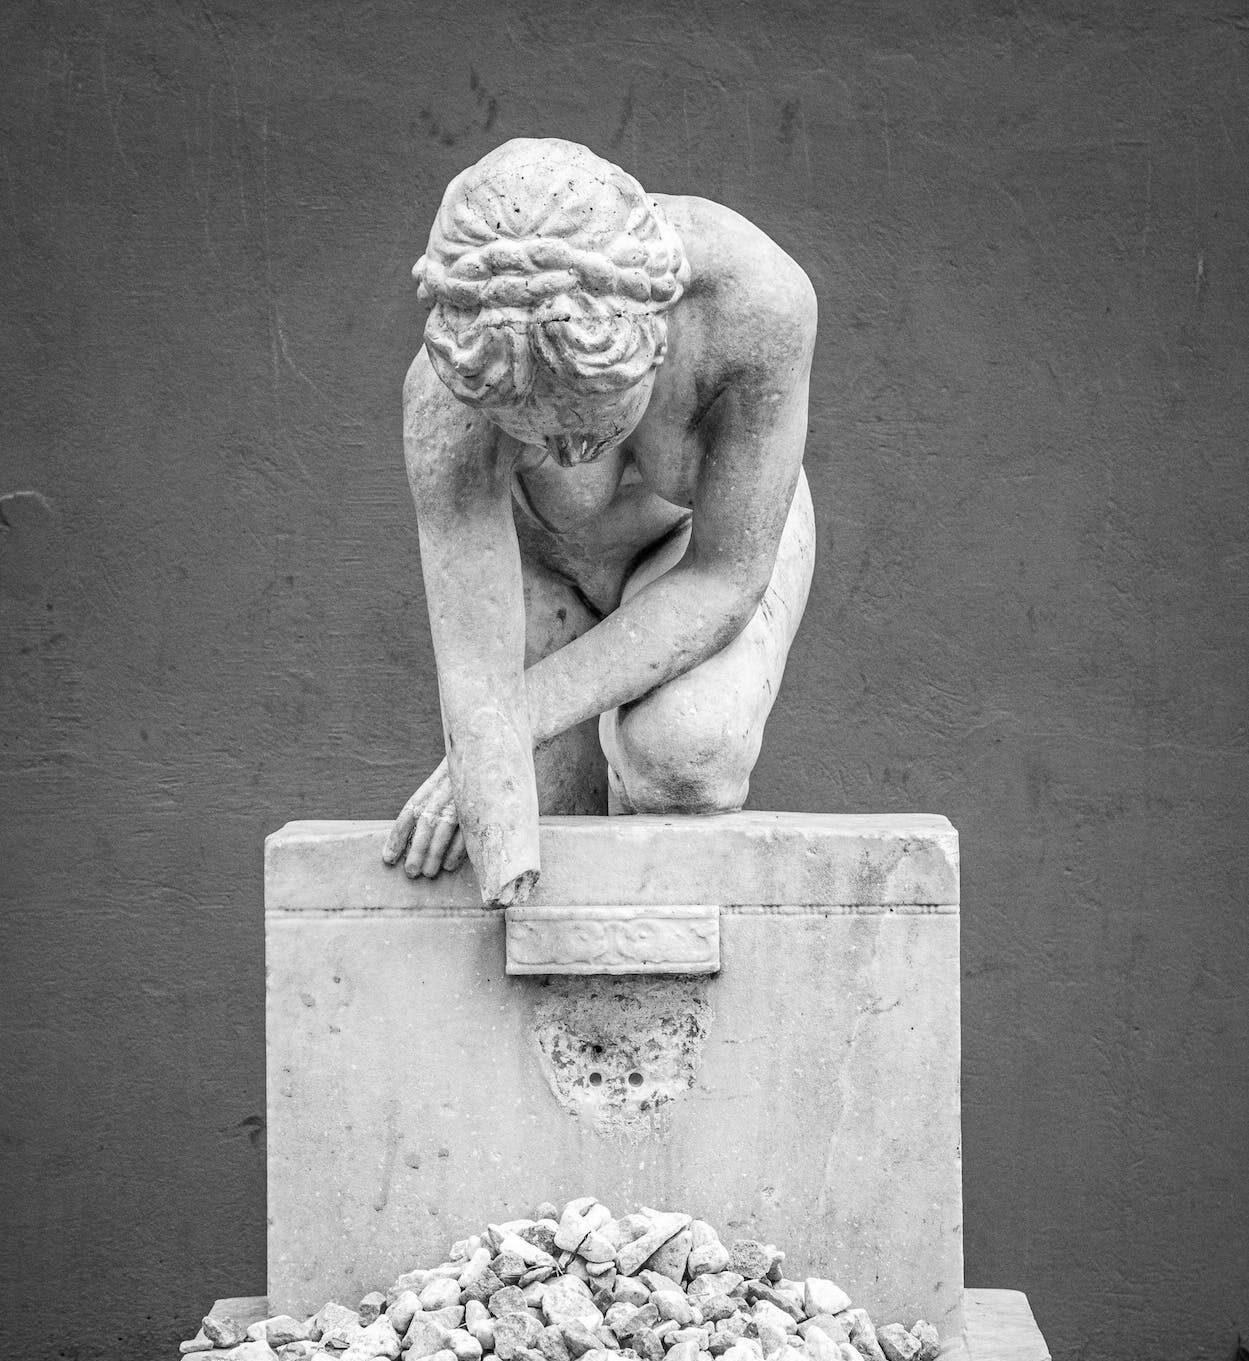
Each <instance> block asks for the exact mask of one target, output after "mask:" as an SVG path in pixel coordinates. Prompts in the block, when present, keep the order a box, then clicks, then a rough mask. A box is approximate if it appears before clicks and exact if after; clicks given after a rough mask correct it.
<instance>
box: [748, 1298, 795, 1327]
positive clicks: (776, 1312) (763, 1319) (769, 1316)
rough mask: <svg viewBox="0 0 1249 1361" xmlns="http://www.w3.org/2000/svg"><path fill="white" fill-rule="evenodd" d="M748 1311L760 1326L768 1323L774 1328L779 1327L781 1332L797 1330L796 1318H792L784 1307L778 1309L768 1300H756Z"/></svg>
mask: <svg viewBox="0 0 1249 1361" xmlns="http://www.w3.org/2000/svg"><path fill="white" fill-rule="evenodd" d="M750 1313H751V1317H752V1318H753V1319H754V1321H755V1322H756V1323H757V1324H758V1325H759V1327H760V1328H762V1327H763V1325H764V1324H765V1323H768V1324H771V1325H772V1327H774V1328H779V1329H780V1330H781V1331H782V1332H783V1333H796V1332H797V1331H798V1321H797V1319H795V1318H792V1317H791V1316H790V1315H789V1314H787V1313H786V1312H785V1311H784V1309H778V1308H777V1307H776V1305H774V1304H773V1303H772V1302H771V1301H770V1300H756V1301H755V1303H754V1305H753V1306H752V1308H751V1311H750Z"/></svg>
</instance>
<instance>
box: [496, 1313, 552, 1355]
mask: <svg viewBox="0 0 1249 1361" xmlns="http://www.w3.org/2000/svg"><path fill="white" fill-rule="evenodd" d="M541 1336H542V1324H541V1323H540V1322H539V1321H538V1320H537V1319H536V1318H534V1316H533V1315H532V1314H530V1313H528V1312H525V1313H523V1314H520V1313H514V1314H504V1315H503V1317H502V1318H500V1319H499V1320H498V1322H497V1323H496V1324H495V1325H494V1354H495V1355H496V1356H497V1357H498V1358H499V1361H515V1358H516V1357H518V1356H519V1355H520V1354H521V1352H523V1351H528V1350H529V1349H530V1348H531V1347H533V1346H534V1345H535V1344H536V1343H537V1341H538V1338H540V1337H541Z"/></svg>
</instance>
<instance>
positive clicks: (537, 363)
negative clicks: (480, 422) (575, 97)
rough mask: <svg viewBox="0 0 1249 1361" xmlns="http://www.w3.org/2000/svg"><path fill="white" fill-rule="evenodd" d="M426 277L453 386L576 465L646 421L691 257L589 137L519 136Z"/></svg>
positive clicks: (439, 232)
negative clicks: (583, 141)
mask: <svg viewBox="0 0 1249 1361" xmlns="http://www.w3.org/2000/svg"><path fill="white" fill-rule="evenodd" d="M412 272H413V274H414V275H415V276H416V279H417V281H418V283H419V284H420V296H421V299H422V300H423V301H424V302H427V303H429V304H431V306H432V310H431V311H430V314H429V319H428V321H427V322H426V324H425V348H426V351H427V353H428V355H429V360H430V363H431V364H432V365H433V368H434V371H435V372H436V373H437V374H438V376H439V378H441V379H442V381H443V382H444V383H445V384H446V385H447V387H448V388H450V389H451V391H452V392H453V393H454V394H455V395H456V396H457V397H458V398H459V399H460V401H462V402H465V403H467V404H468V405H469V406H473V407H479V408H481V409H482V410H484V411H485V413H486V414H487V415H488V416H489V417H490V418H491V420H493V421H494V422H495V423H496V424H497V425H499V426H500V427H501V428H502V429H504V430H506V431H507V432H508V433H509V434H511V435H513V436H515V437H516V438H517V439H520V440H522V441H523V442H524V443H527V444H537V445H542V444H546V446H547V447H548V449H549V450H550V452H551V453H552V454H553V456H554V457H555V458H557V459H558V461H559V462H560V463H562V464H564V465H565V466H570V465H571V464H573V463H580V462H587V461H589V460H590V459H592V458H594V457H596V456H597V455H598V454H599V453H600V452H601V451H602V450H603V449H605V448H608V447H610V445H611V444H613V443H619V442H620V441H621V440H622V439H624V438H625V437H627V435H628V434H629V433H630V432H631V431H632V430H633V429H634V427H635V426H636V425H637V423H638V421H639V420H640V419H641V417H642V413H643V412H644V411H645V409H646V404H647V402H648V401H649V399H650V393H651V388H652V386H653V384H654V376H655V369H656V368H657V367H658V366H659V365H660V364H661V363H662V362H663V359H664V354H665V351H666V349H667V343H668V324H667V319H666V317H665V315H664V314H665V313H666V312H667V310H668V309H669V308H670V307H671V306H672V305H673V304H674V303H675V302H676V301H677V300H678V299H679V298H680V296H681V293H682V290H683V289H684V287H685V285H686V282H687V281H688V279H689V264H688V262H687V261H686V258H685V252H684V251H683V249H682V247H681V241H680V238H679V237H678V236H677V234H676V232H675V231H674V230H673V229H672V227H671V226H670V225H669V223H668V221H667V220H666V218H665V217H664V215H663V213H662V211H661V210H660V208H659V206H658V205H657V204H656V203H655V202H654V201H653V200H652V199H650V198H648V197H647V195H646V194H645V192H644V191H643V189H642V186H641V185H640V184H638V182H637V181H636V180H635V179H634V178H633V177H632V176H631V175H627V174H626V173H625V172H624V171H623V170H621V169H619V168H618V167H617V166H614V165H612V164H610V162H608V161H604V160H602V159H600V158H599V157H598V156H595V155H594V153H593V152H591V151H588V150H587V149H586V148H585V147H583V146H578V145H577V144H576V143H574V142H562V141H558V140H556V139H554V138H547V139H542V140H535V139H528V138H518V139H517V140H515V141H511V142H505V143H504V144H503V146H501V147H498V148H497V149H496V150H494V151H492V152H491V153H490V154H489V155H488V156H486V157H484V158H483V159H482V160H480V161H478V162H477V164H476V165H474V166H470V167H469V168H468V169H467V170H465V171H464V172H463V173H462V174H460V175H457V176H456V178H455V179H454V180H452V181H451V184H450V185H449V186H448V188H447V192H446V193H445V194H444V195H443V199H442V206H441V207H440V208H439V210H438V217H437V220H436V221H435V223H434V228H433V231H431V232H430V236H429V246H428V247H427V249H426V251H425V254H424V255H423V256H422V257H421V258H420V260H418V261H417V263H416V266H415V268H414V269H413V271H412Z"/></svg>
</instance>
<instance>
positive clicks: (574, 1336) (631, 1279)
mask: <svg viewBox="0 0 1249 1361" xmlns="http://www.w3.org/2000/svg"><path fill="white" fill-rule="evenodd" d="M784 1261H785V1254H784V1253H783V1252H780V1251H778V1250H777V1248H776V1247H774V1246H773V1245H772V1244H770V1243H758V1242H755V1241H754V1240H752V1239H737V1240H736V1241H734V1242H731V1243H724V1242H722V1241H721V1239H720V1236H719V1234H718V1233H717V1232H716V1230H715V1229H713V1228H712V1227H711V1225H710V1224H707V1223H706V1222H704V1221H703V1220H699V1219H694V1218H692V1217H691V1216H690V1215H687V1214H675V1213H667V1212H664V1211H659V1210H649V1209H646V1208H642V1209H639V1210H638V1211H637V1212H636V1213H635V1214H628V1215H622V1216H620V1217H619V1218H617V1217H616V1216H615V1215H613V1214H612V1212H611V1211H610V1210H609V1209H608V1208H607V1206H605V1205H602V1204H600V1202H599V1201H597V1200H595V1199H594V1197H593V1196H582V1197H580V1198H578V1199H576V1200H570V1201H569V1202H568V1204H567V1205H565V1206H564V1207H563V1209H562V1210H560V1209H559V1208H558V1207H557V1206H555V1205H553V1204H551V1203H550V1202H549V1201H548V1202H545V1203H544V1204H542V1205H539V1206H538V1207H537V1209H536V1210H535V1211H534V1216H533V1218H532V1219H516V1220H511V1221H509V1222H508V1223H505V1224H491V1225H489V1226H488V1227H487V1229H486V1230H485V1232H484V1233H480V1234H474V1235H473V1236H472V1237H471V1238H466V1239H464V1240H463V1241H461V1242H459V1243H456V1244H455V1245H454V1246H453V1247H452V1249H451V1253H450V1256H449V1257H448V1259H447V1260H446V1261H445V1262H441V1263H440V1264H439V1265H438V1266H435V1267H430V1268H428V1269H422V1270H415V1271H407V1272H404V1274H403V1275H402V1276H400V1277H399V1278H398V1280H396V1281H395V1282H394V1283H393V1284H392V1285H391V1287H390V1289H389V1290H387V1291H386V1292H385V1293H383V1292H382V1291H380V1290H374V1291H371V1292H370V1293H369V1294H367V1295H365V1297H364V1298H363V1299H362V1300H361V1301H360V1302H359V1304H358V1305H357V1307H356V1308H354V1309H350V1308H348V1307H347V1306H346V1305H343V1304H337V1303H329V1304H326V1305H324V1306H323V1307H322V1308H321V1309H319V1310H317V1312H316V1313H315V1314H313V1315H312V1316H311V1317H310V1318H307V1319H303V1320H300V1319H296V1318H291V1317H290V1316H289V1315H286V1314H279V1315H277V1316H275V1317H274V1318H267V1319H263V1320H261V1321H260V1322H258V1323H251V1324H250V1325H247V1326H243V1325H242V1324H240V1323H239V1322H237V1321H236V1320H235V1319H233V1318H231V1317H229V1316H228V1315H223V1316H217V1315H214V1314H209V1315H208V1316H207V1317H206V1318H205V1319H204V1321H203V1324H202V1325H201V1327H200V1330H199V1332H198V1333H197V1334H196V1335H195V1336H194V1337H193V1338H191V1339H190V1340H189V1341H187V1342H184V1343H182V1346H181V1352H182V1355H183V1356H184V1357H185V1356H190V1357H192V1359H193V1361H196V1358H198V1357H201V1356H202V1357H203V1358H204V1361H379V1359H380V1358H385V1361H400V1358H402V1361H482V1358H483V1357H486V1356H493V1357H496V1358H497V1361H935V1358H936V1357H937V1355H938V1353H939V1352H940V1350H941V1346H940V1340H939V1338H938V1335H937V1330H936V1328H935V1327H933V1325H932V1324H931V1323H928V1322H926V1321H925V1320H923V1319H920V1320H919V1321H918V1322H916V1324H915V1325H914V1327H912V1328H910V1329H907V1328H904V1327H903V1326H902V1325H901V1324H899V1323H889V1324H885V1325H883V1326H882V1327H880V1328H877V1327H875V1326H874V1325H873V1323H872V1320H871V1318H870V1317H869V1315H868V1313H867V1310H865V1309H863V1308H859V1307H856V1306H855V1305H854V1302H853V1301H852V1300H851V1299H850V1297H849V1296H848V1295H847V1294H846V1293H845V1291H844V1290H842V1289H841V1288H840V1287H839V1286H837V1285H836V1284H834V1282H832V1281H830V1280H825V1279H823V1278H821V1277H818V1276H808V1277H807V1278H806V1279H805V1280H790V1279H788V1278H787V1277H786V1276H785V1275H784V1272H783V1271H782V1267H783V1264H784Z"/></svg>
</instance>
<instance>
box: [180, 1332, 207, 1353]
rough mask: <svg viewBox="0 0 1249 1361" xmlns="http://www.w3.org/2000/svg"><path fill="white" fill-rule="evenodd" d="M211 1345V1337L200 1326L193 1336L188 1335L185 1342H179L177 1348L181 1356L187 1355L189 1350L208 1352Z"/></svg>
mask: <svg viewBox="0 0 1249 1361" xmlns="http://www.w3.org/2000/svg"><path fill="white" fill-rule="evenodd" d="M213 1345H214V1344H213V1340H212V1338H211V1337H209V1336H208V1334H207V1333H206V1332H205V1331H204V1330H203V1328H201V1329H200V1330H199V1332H198V1333H196V1334H195V1336H194V1337H188V1338H187V1340H186V1341H185V1342H179V1343H178V1350H179V1351H180V1352H181V1353H182V1355H183V1356H187V1355H189V1354H190V1353H191V1352H210V1351H212V1349H213Z"/></svg>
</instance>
